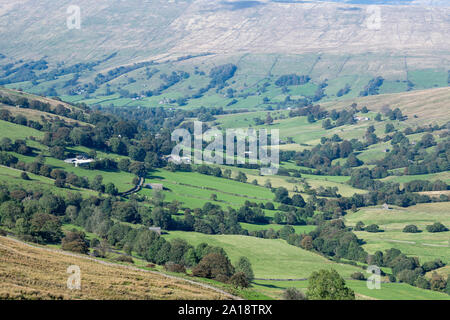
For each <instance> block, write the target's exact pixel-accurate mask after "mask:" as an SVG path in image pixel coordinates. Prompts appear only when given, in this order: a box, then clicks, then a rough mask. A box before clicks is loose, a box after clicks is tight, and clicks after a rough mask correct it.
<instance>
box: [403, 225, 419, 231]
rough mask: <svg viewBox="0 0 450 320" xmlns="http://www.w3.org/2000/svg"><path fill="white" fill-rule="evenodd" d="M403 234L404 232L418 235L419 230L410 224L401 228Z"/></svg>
mask: <svg viewBox="0 0 450 320" xmlns="http://www.w3.org/2000/svg"><path fill="white" fill-rule="evenodd" d="M403 232H406V233H418V232H420V230H419V228H417V226H415V225H413V224H410V225H407V226H406V227H404V228H403Z"/></svg>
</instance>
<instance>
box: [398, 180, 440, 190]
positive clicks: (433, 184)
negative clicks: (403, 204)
mask: <svg viewBox="0 0 450 320" xmlns="http://www.w3.org/2000/svg"><path fill="white" fill-rule="evenodd" d="M403 187H404V188H405V190H406V191H408V192H421V191H441V190H449V185H448V184H447V183H445V182H444V181H442V180H435V181H428V180H413V181H410V182H406V183H404V184H403Z"/></svg>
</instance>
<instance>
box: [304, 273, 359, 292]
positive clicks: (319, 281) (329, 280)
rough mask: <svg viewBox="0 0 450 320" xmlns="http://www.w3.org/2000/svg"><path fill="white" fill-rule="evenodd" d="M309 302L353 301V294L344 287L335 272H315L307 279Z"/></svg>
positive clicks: (342, 281)
mask: <svg viewBox="0 0 450 320" xmlns="http://www.w3.org/2000/svg"><path fill="white" fill-rule="evenodd" d="M307 297H308V299H311V300H355V292H354V291H353V290H352V289H350V288H348V287H346V285H345V280H344V279H343V278H342V277H341V276H340V275H339V273H337V271H336V270H334V269H331V270H320V271H315V272H313V273H312V274H311V276H310V277H309V285H308V292H307Z"/></svg>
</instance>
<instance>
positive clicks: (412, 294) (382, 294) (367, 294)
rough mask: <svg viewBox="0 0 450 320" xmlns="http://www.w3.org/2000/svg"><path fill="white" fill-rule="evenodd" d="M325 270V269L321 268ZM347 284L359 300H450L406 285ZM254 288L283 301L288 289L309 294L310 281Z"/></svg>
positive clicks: (256, 284)
mask: <svg viewBox="0 0 450 320" xmlns="http://www.w3.org/2000/svg"><path fill="white" fill-rule="evenodd" d="M319 269H325V268H319ZM345 283H346V285H347V286H348V287H350V288H351V289H353V290H354V291H355V294H356V299H358V300H378V299H379V300H449V299H450V296H449V295H447V294H445V293H441V292H436V291H431V290H425V289H420V288H417V287H413V286H410V285H408V284H406V283H381V289H369V288H367V283H366V281H358V280H349V279H346V280H345ZM253 288H254V289H255V290H256V291H259V292H261V293H263V294H265V295H268V296H269V297H272V298H274V299H281V298H282V295H283V291H284V290H285V289H287V288H297V289H300V290H301V291H303V292H304V293H306V292H307V288H308V281H270V280H255V281H254V282H253Z"/></svg>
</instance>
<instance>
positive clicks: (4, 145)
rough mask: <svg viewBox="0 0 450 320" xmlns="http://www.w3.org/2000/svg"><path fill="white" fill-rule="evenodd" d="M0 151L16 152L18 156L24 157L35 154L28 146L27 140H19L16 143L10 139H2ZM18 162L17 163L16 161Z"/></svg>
mask: <svg viewBox="0 0 450 320" xmlns="http://www.w3.org/2000/svg"><path fill="white" fill-rule="evenodd" d="M0 151H3V152H7V151H11V152H16V153H18V154H22V155H27V156H29V155H31V154H32V153H33V149H32V148H31V147H29V146H27V143H26V141H25V140H22V139H17V140H15V141H14V142H12V140H11V139H10V138H7V137H5V138H2V139H1V140H0ZM16 162H17V161H16Z"/></svg>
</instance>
